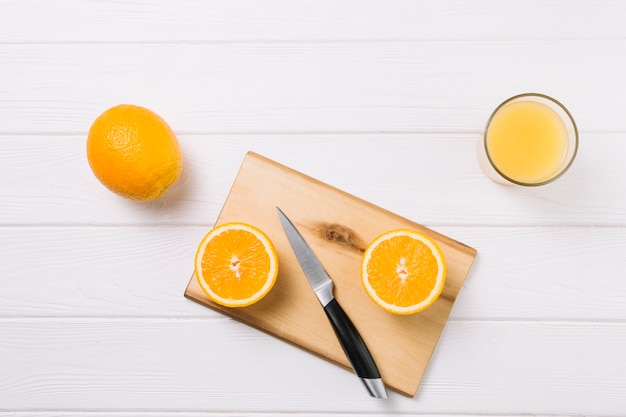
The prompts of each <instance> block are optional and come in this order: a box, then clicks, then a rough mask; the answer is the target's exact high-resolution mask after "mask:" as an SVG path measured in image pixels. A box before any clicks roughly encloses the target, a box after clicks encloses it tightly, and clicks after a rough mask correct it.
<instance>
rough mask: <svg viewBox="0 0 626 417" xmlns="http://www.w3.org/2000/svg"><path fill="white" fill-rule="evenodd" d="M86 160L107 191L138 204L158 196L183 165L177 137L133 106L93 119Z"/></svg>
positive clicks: (156, 118) (153, 115) (148, 113)
mask: <svg viewBox="0 0 626 417" xmlns="http://www.w3.org/2000/svg"><path fill="white" fill-rule="evenodd" d="M87 160H88V161H89V166H90V167H91V170H92V171H93V173H94V174H95V176H96V178H98V180H99V181H100V182H101V183H102V184H104V186H105V187H107V188H108V189H109V190H111V191H113V192H114V193H116V194H118V195H120V196H122V197H125V198H129V199H131V200H136V201H151V200H154V199H156V198H158V197H160V196H161V195H162V194H163V193H164V192H165V190H167V189H168V188H169V187H170V186H171V185H172V184H174V183H175V182H176V180H177V179H178V177H179V176H180V173H181V170H182V165H183V159H182V154H181V151H180V147H179V145H178V139H177V138H176V135H175V134H174V132H173V131H172V129H171V128H170V126H169V125H168V124H167V123H166V122H165V120H163V119H162V118H161V117H160V116H159V115H157V114H156V113H154V112H153V111H151V110H149V109H146V108H144V107H141V106H136V105H132V104H120V105H118V106H115V107H112V108H110V109H108V110H106V111H105V112H104V113H102V114H101V115H100V116H98V118H96V120H95V121H94V122H93V124H92V125H91V128H90V129H89V134H88V136H87Z"/></svg>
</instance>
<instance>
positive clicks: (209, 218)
mask: <svg viewBox="0 0 626 417" xmlns="http://www.w3.org/2000/svg"><path fill="white" fill-rule="evenodd" d="M479 139H480V134H475V133H465V134H464V133H459V134H449V133H448V134H434V133H415V134H350V135H346V134H342V135H339V134H333V135H324V134H298V135H280V134H272V135H254V134H249V135H248V134H246V135H225V134H224V135H221V134H218V135H202V134H197V135H196V134H193V135H179V140H180V143H181V148H182V151H183V157H184V166H183V173H182V175H181V178H180V179H179V181H178V182H177V183H176V184H175V185H174V186H173V187H172V188H171V189H170V190H168V192H167V193H166V194H165V195H164V197H163V198H162V199H159V200H157V201H155V202H153V203H149V204H137V203H134V202H129V201H126V200H124V199H122V198H119V197H117V196H116V195H114V194H112V193H111V192H109V191H108V190H107V189H106V188H104V187H103V186H102V185H101V184H100V183H99V182H98V181H97V179H96V178H95V177H94V175H93V173H92V172H91V170H90V169H89V166H88V164H87V158H86V156H85V140H86V139H85V136H60V137H56V138H55V140H51V139H50V138H49V137H46V136H36V135H28V136H15V137H13V136H5V137H2V140H0V172H2V177H1V178H0V195H2V201H3V204H0V224H11V225H91V224H96V225H130V226H136V225H145V226H148V225H155V226H158V227H160V226H163V225H170V226H175V225H187V226H196V225H204V226H205V227H209V226H211V225H212V224H213V222H214V221H215V219H216V218H217V216H218V215H219V212H220V209H221V207H222V205H223V203H224V201H226V197H227V196H228V191H229V190H230V187H231V185H232V183H233V180H234V178H235V175H236V174H237V169H238V167H239V165H240V163H241V160H242V158H243V157H244V156H245V153H246V152H247V151H248V150H253V151H255V152H257V153H261V154H264V155H267V156H268V157H271V158H272V159H274V160H279V161H282V162H284V163H285V164H287V165H290V166H292V167H293V168H295V169H297V170H299V171H301V172H307V173H308V174H309V175H311V176H313V177H315V178H317V179H319V180H321V181H324V182H326V183H332V184H333V185H334V186H336V187H338V188H341V189H342V190H344V191H347V192H349V193H350V194H353V195H356V196H359V197H360V198H362V199H365V200H367V201H370V202H372V203H374V204H376V205H379V206H382V207H386V208H388V209H389V210H390V211H393V212H394V213H397V214H398V215H400V216H402V217H406V218H409V219H412V220H414V221H415V220H419V223H421V224H425V225H433V226H434V225H438V226H440V225H457V226H468V225H476V226H498V225H499V226H510V225H517V226H540V225H542V226H568V225H576V226H624V225H626V182H625V181H622V178H625V177H626V165H625V164H623V163H622V161H621V160H620V159H619V158H615V157H614V155H616V154H622V153H626V140H624V135H623V134H620V133H602V134H597V135H584V136H583V137H582V139H581V140H582V143H581V151H580V153H579V155H578V156H577V159H576V161H575V162H574V165H573V166H572V168H571V169H570V171H568V172H567V174H566V175H565V176H564V177H563V178H561V179H560V180H559V181H557V182H555V183H553V184H550V185H549V186H547V187H541V188H540V189H538V188H536V189H528V190H520V189H514V188H511V187H506V186H501V185H498V184H494V183H493V182H492V181H490V180H489V179H487V178H486V177H485V175H484V174H483V173H482V171H481V170H480V168H479V167H478V163H477V162H476V158H475V147H476V143H477V141H478V140H479ZM609 149H610V150H611V152H608V151H607V150H609ZM348 153H349V154H350V155H351V159H350V160H349V161H348V160H347V158H346V155H347V154H348ZM302 155H305V156H306V157H304V158H303V157H302ZM50 173H53V174H50ZM431 177H436V178H438V179H439V180H440V181H441V182H440V181H428V180H424V179H427V178H431Z"/></svg>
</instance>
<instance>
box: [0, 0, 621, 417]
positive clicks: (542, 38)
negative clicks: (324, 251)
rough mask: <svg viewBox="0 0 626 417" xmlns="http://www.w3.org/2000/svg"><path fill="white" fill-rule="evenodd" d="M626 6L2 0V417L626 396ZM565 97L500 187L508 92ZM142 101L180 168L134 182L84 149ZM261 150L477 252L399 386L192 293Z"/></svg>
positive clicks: (502, 411)
mask: <svg viewBox="0 0 626 417" xmlns="http://www.w3.org/2000/svg"><path fill="white" fill-rule="evenodd" d="M625 21H626V3H625V2H620V1H609V0H601V1H587V2H585V1H552V2H545V1H541V0H537V1H535V0H532V1H531V0H528V1H524V2H512V1H495V0H494V1H481V0H473V1H466V0H457V1H435V0H430V1H409V0H395V1H389V0H380V1H356V0H355V1H331V0H311V1H289V0H285V1H277V0H264V1H246V0H238V1H233V0H222V1H199V0H198V1H192V0H186V1H159V2H156V1H153V2H149V1H133V2H131V1H122V2H118V1H78V0H57V1H44V0H41V1H19V0H15V1H10V0H8V1H7V0H2V1H0V196H1V197H0V198H1V200H0V201H1V202H0V244H1V245H2V250H0V416H1V417H5V416H45V417H52V416H66V415H71V416H79V417H89V416H101V415H115V416H120V417H130V416H159V417H160V416H177V417H190V416H242V415H246V416H266V415H276V414H278V413H281V415H286V416H294V417H295V416H302V417H304V416H312V415H316V416H317V415H323V416H339V415H341V416H344V415H355V416H359V415H371V414H375V415H392V414H403V415H411V416H423V415H439V416H441V415H445V416H469V415H471V416H473V415H477V414H478V415H480V414H490V415H519V414H542V415H594V416H595V415H597V416H620V415H621V416H623V415H625V414H626V256H625V253H624V252H625V248H626V227H625V226H626V164H625V163H624V155H625V154H626V137H625V135H626V24H625ZM527 91H536V92H542V93H545V94H549V95H552V96H554V97H556V98H557V99H559V100H561V101H562V102H563V103H564V104H565V105H566V106H567V107H568V108H569V109H570V110H571V112H572V113H573V115H574V117H575V119H576V121H577V123H578V127H579V129H580V141H581V143H580V149H579V154H578V157H577V160H576V161H575V163H574V165H573V166H572V168H571V170H570V171H569V172H568V173H567V174H566V175H565V176H564V177H563V178H562V179H560V180H559V181H558V182H556V183H553V184H551V185H549V186H546V187H543V188H536V189H516V188H510V187H506V186H501V185H497V184H495V183H493V182H491V181H490V180H488V179H487V178H486V177H485V176H484V175H483V174H482V172H481V171H480V169H479V167H478V165H477V162H476V159H475V151H474V150H475V144H476V141H477V140H479V139H480V138H481V133H482V129H483V126H484V124H485V122H486V119H487V117H488V116H489V114H490V112H491V110H492V109H493V108H494V107H495V106H496V105H497V104H498V103H499V102H500V101H502V100H503V99H505V98H507V97H509V96H511V95H514V94H517V93H521V92H527ZM119 103H134V104H140V105H143V106H146V107H149V108H151V109H152V110H154V111H156V112H157V113H159V114H160V115H161V116H163V117H164V118H165V119H166V120H167V121H168V122H169V123H170V125H171V126H172V127H173V128H174V130H175V131H176V133H177V135H178V137H179V140H180V143H181V147H182V149H183V153H184V158H185V160H184V171H183V174H182V177H181V179H180V180H179V182H178V183H177V184H176V185H175V186H174V187H173V188H172V189H171V190H170V191H169V192H168V193H167V194H166V195H165V196H164V197H163V198H162V199H160V200H157V201H156V202H154V203H151V204H137V203H133V202H129V201H125V200H122V199H121V198H118V197H117V196H115V195H113V194H112V193H110V192H109V191H108V190H106V189H105V188H104V187H102V186H101V185H100V183H99V182H98V181H97V180H96V179H95V177H94V176H93V175H92V173H91V171H90V169H89V166H88V164H87V161H86V156H85V140H86V134H87V130H88V129H89V126H90V124H91V122H92V121H93V120H94V119H95V117H96V116H97V115H98V114H100V113H101V112H102V111H104V110H105V109H106V108H108V107H111V106H113V105H115V104H119ZM248 150H252V151H255V152H258V153H260V154H262V155H265V156H267V157H269V158H272V159H274V160H276V161H278V162H280V163H282V164H285V165H288V166H291V167H292V168H294V169H297V170H299V171H302V172H304V173H306V174H308V175H311V176H313V177H315V178H318V179H320V180H322V181H324V182H327V183H329V184H331V185H334V186H336V187H338V188H341V189H343V190H345V191H347V192H349V193H351V194H354V195H356V196H358V197H361V198H363V199H366V200H369V201H371V202H372V203H374V204H377V205H379V206H382V207H384V208H386V209H388V210H391V211H393V212H396V213H398V214H400V215H402V216H405V217H407V218H409V219H411V220H413V221H416V222H418V223H421V224H424V225H426V226H428V227H430V228H433V229H435V230H437V231H440V232H442V233H444V234H447V235H449V236H451V237H453V238H455V239H457V240H460V241H462V242H464V243H466V244H468V245H470V246H473V247H475V248H476V249H477V250H478V258H477V260H476V262H475V264H474V266H473V268H472V270H471V272H470V275H469V276H468V278H467V280H466V282H465V285H464V287H463V289H462V290H461V293H460V295H459V298H458V300H457V303H456V305H455V308H454V310H453V312H452V315H451V317H450V321H449V322H448V324H447V325H446V328H445V329H444V332H443V335H442V337H441V339H440V341H439V345H438V346H437V349H436V351H435V354H434V356H433V358H432V361H431V362H430V365H429V367H428V369H427V372H426V375H425V377H424V379H423V381H422V384H421V386H420V389H419V390H418V393H417V395H416V396H415V397H414V398H407V397H404V396H402V395H399V394H396V393H392V394H391V397H390V399H389V400H387V401H380V400H375V399H370V398H368V397H367V396H366V394H365V392H364V390H363V388H362V387H361V385H360V384H359V383H358V380H357V379H356V378H355V376H354V375H353V374H351V373H350V372H348V371H346V370H344V369H341V368H338V367H336V366H335V365H333V364H330V363H328V362H325V361H323V360H321V359H319V358H317V357H315V356H313V355H311V354H309V353H307V352H305V351H303V350H300V349H298V348H296V347H294V346H291V345H288V344H286V343H284V342H282V341H280V340H278V339H275V338H273V337H271V336H268V335H266V334H264V333H261V332H259V331H257V330H254V329H251V328H249V327H247V326H245V325H242V324H241V323H238V322H236V321H234V320H231V319H229V318H226V317H224V316H222V315H220V314H218V313H216V312H214V311H212V310H209V309H207V308H204V307H202V306H200V305H197V304H195V303H193V302H191V301H189V300H187V299H185V298H184V297H183V291H184V289H185V286H186V285H187V282H188V280H189V278H190V276H191V272H192V269H193V265H192V263H193V256H194V253H195V249H196V246H197V244H198V242H199V240H200V239H201V237H202V236H203V235H204V234H205V233H206V232H207V231H208V230H209V229H210V228H211V227H212V225H213V222H214V221H215V219H216V218H217V215H218V213H219V210H220V207H221V205H222V204H223V203H224V201H225V199H226V196H227V193H228V190H229V188H230V185H231V184H232V182H233V180H234V178H235V174H236V172H237V169H238V167H239V164H240V163H241V161H242V159H243V156H244V154H245V152H246V151H248Z"/></svg>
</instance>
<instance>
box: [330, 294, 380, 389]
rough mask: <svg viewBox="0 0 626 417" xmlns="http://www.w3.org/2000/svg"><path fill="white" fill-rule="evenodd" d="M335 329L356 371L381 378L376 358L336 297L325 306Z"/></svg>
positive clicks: (366, 375)
mask: <svg viewBox="0 0 626 417" xmlns="http://www.w3.org/2000/svg"><path fill="white" fill-rule="evenodd" d="M324 311H325V312H326V315H327V316H328V318H329V320H330V323H331V324H332V325H333V330H334V331H335V334H336V335H337V338H338V339H339V342H340V343H341V347H342V348H343V351H344V352H345V354H346V356H347V357H348V360H349V361H350V364H351V365H352V368H353V369H354V372H356V374H357V375H358V376H359V377H361V378H368V379H375V378H380V373H379V372H378V368H377V367H376V364H375V363H374V359H373V358H372V355H371V354H370V351H369V350H367V346H365V342H363V339H362V338H361V335H360V334H359V332H358V331H357V329H356V327H354V324H353V323H352V321H351V320H350V318H349V317H348V315H347V314H346V312H345V311H343V308H341V306H340V305H339V303H338V302H337V300H335V299H334V298H333V299H332V301H330V302H329V303H328V304H326V305H325V306H324Z"/></svg>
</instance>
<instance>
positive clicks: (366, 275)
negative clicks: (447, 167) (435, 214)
mask: <svg viewBox="0 0 626 417" xmlns="http://www.w3.org/2000/svg"><path fill="white" fill-rule="evenodd" d="M445 278H446V264H445V260H444V257H443V253H442V252H441V249H440V248H439V246H437V244H436V243H435V241H434V240H432V239H431V238H430V237H428V236H426V235H425V234H423V233H420V232H417V231H414V230H409V229H399V230H392V231H389V232H386V233H384V234H382V235H381V236H379V237H378V238H376V239H375V240H374V241H373V242H372V243H370V245H369V246H368V247H367V249H366V250H365V253H364V255H363V262H362V264H361V280H362V282H363V286H364V288H365V291H366V292H367V294H368V295H369V296H370V298H371V299H372V301H374V302H375V303H376V304H378V305H379V306H380V307H382V308H384V309H385V310H387V311H389V312H391V313H395V314H413V313H417V312H419V311H422V310H424V309H425V308H426V307H428V306H430V305H431V304H432V303H434V302H435V300H436V299H437V298H438V297H439V295H440V294H441V291H442V290H443V286H444V283H445Z"/></svg>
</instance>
